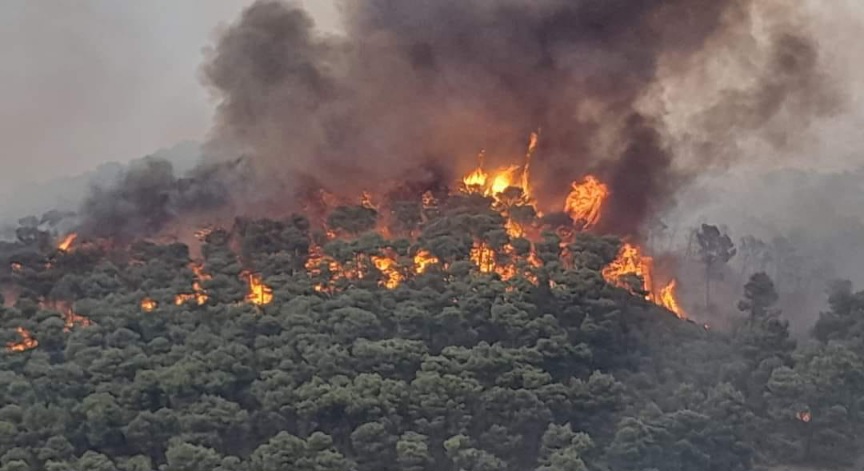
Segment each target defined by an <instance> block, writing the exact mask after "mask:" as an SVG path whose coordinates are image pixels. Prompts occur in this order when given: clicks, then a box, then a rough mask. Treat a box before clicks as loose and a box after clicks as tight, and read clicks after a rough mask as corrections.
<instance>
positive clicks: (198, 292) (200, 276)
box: [148, 263, 213, 312]
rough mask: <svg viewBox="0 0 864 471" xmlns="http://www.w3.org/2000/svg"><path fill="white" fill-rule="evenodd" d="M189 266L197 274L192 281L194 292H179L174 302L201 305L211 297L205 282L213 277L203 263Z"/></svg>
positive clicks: (179, 304) (178, 304)
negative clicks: (205, 269) (206, 271)
mask: <svg viewBox="0 0 864 471" xmlns="http://www.w3.org/2000/svg"><path fill="white" fill-rule="evenodd" d="M189 268H190V269H191V270H192V273H194V274H195V281H193V282H192V292H191V293H180V294H178V295H177V296H175V297H174V304H175V305H177V306H182V305H184V304H186V303H189V302H194V303H195V304H197V305H199V306H203V305H205V304H207V301H208V300H209V299H210V296H208V295H207V291H206V290H205V289H204V285H203V283H204V282H205V281H207V280H210V279H212V278H213V277H212V276H210V275H209V274H207V273H205V272H204V266H203V265H200V264H197V263H192V264H190V265H189ZM148 312H149V311H148Z"/></svg>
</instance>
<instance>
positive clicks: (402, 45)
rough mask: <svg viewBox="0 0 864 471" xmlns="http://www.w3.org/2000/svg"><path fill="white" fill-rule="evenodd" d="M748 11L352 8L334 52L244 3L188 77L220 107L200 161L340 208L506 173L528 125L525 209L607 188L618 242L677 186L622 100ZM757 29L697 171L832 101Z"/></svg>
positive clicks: (710, 3)
mask: <svg viewBox="0 0 864 471" xmlns="http://www.w3.org/2000/svg"><path fill="white" fill-rule="evenodd" d="M753 1H755V0H642V1H627V0H499V1H489V0H436V1H421V0H352V1H350V2H345V3H344V5H343V12H344V29H345V35H344V36H338V37H337V36H324V35H322V34H320V33H319V32H317V31H316V29H315V25H314V23H313V21H312V20H311V18H310V17H309V15H307V13H306V12H304V11H303V10H302V9H301V8H300V7H299V6H297V5H294V4H290V3H284V2H280V1H274V0H260V1H258V2H257V3H255V4H253V5H252V6H250V7H249V8H248V9H247V10H246V11H245V12H244V13H243V15H242V17H241V18H240V19H239V21H238V22H237V23H236V24H234V25H232V26H231V27H230V28H229V29H228V30H226V31H225V32H224V34H223V35H222V37H221V38H220V40H219V42H218V44H217V47H216V48H215V49H214V50H212V51H210V53H209V57H208V61H207V63H206V64H205V65H204V67H203V73H204V77H205V81H206V83H207V84H208V85H209V86H210V87H211V88H212V90H213V91H214V92H215V93H216V94H217V96H218V97H220V99H221V103H220V106H219V110H218V111H219V113H218V122H217V125H216V129H215V138H214V141H213V147H214V148H220V147H221V148H223V149H224V148H227V147H228V146H231V148H233V149H236V148H239V149H241V150H242V151H244V152H249V153H250V154H251V158H252V160H253V162H254V163H255V169H256V171H257V172H258V179H259V181H260V183H261V185H264V184H265V183H270V184H273V185H274V186H275V187H277V188H286V187H289V188H290V187H291V186H292V185H294V184H295V182H297V181H298V180H299V179H298V177H299V176H303V178H304V179H306V180H308V179H313V180H315V181H319V182H323V183H324V185H325V186H326V187H327V189H328V190H330V191H334V192H344V193H353V194H356V193H358V192H359V191H361V190H364V189H370V188H371V189H377V188H380V187H381V186H382V185H385V184H389V183H390V182H391V181H399V182H404V180H406V179H408V180H411V179H415V178H421V177H418V174H423V173H424V172H422V171H420V170H421V168H422V167H424V166H426V164H428V163H429V162H433V163H434V167H436V168H437V169H441V168H444V169H447V171H448V172H449V173H450V174H451V175H450V177H451V178H455V177H456V176H457V175H461V174H462V173H463V172H464V171H465V170H467V169H468V168H469V167H471V166H473V165H474V158H473V157H474V156H475V155H476V154H477V152H478V151H479V150H480V149H485V150H486V154H487V156H489V158H488V159H487V161H488V163H489V166H493V165H496V164H505V163H512V162H514V161H516V160H517V159H518V158H519V156H521V155H523V153H524V146H525V139H526V136H527V135H528V134H529V133H530V132H531V131H533V130H535V129H538V128H540V129H542V140H541V145H540V148H539V150H538V154H537V156H536V160H535V163H534V165H533V167H532V168H533V171H534V177H535V180H536V181H539V182H542V187H541V188H540V190H539V195H538V196H539V198H540V202H541V205H543V206H547V208H546V209H550V210H556V209H559V208H558V207H557V205H558V204H560V201H562V200H563V195H564V193H566V191H567V189H568V185H569V182H570V181H571V180H573V179H576V178H579V177H581V176H582V175H584V174H585V173H586V172H589V171H591V172H597V173H599V174H600V177H601V178H602V179H604V180H606V181H608V182H609V183H610V186H611V188H612V197H611V201H610V203H609V205H608V207H607V211H606V213H607V215H606V216H604V218H606V219H605V225H606V226H607V227H605V229H607V230H609V231H612V232H618V233H620V234H633V233H636V232H637V230H638V228H639V227H640V225H641V223H642V222H643V220H644V219H645V217H646V215H648V214H649V213H651V212H652V211H655V210H657V209H659V208H660V207H661V206H663V205H667V204H668V203H669V202H670V197H671V195H672V194H673V192H674V191H675V190H676V189H677V188H679V187H680V185H682V184H683V183H685V182H687V181H688V180H689V177H690V176H691V175H692V174H693V170H692V169H693V166H692V165H691V166H690V169H689V170H682V169H681V168H680V167H679V166H676V165H674V164H675V159H674V158H673V157H674V156H673V154H672V151H671V146H670V144H669V142H668V139H666V138H665V136H666V135H667V133H666V129H665V128H664V119H663V118H664V117H663V116H662V114H658V115H657V116H651V115H646V114H645V112H644V111H641V112H640V110H639V104H640V100H642V99H645V98H646V97H647V96H648V95H649V94H650V93H652V90H653V88H652V87H655V86H656V85H657V83H658V81H659V80H660V69H661V66H662V67H663V69H664V70H665V71H666V72H667V73H679V74H686V73H687V72H688V71H690V70H693V69H695V68H698V67H700V66H701V65H702V64H704V63H705V61H706V60H707V59H708V58H710V56H711V54H712V50H713V48H719V47H720V46H722V45H723V41H724V39H725V38H726V37H727V36H729V37H732V36H734V34H738V35H740V34H741V31H742V30H744V31H745V36H749V35H750V32H749V29H748V28H752V18H751V17H750V12H751V9H750V8H751V6H752V2H753ZM784 8H793V7H784ZM780 14H782V8H781V9H780V10H777V13H776V15H780ZM765 24H768V25H769V26H763V29H764V28H768V30H767V31H761V32H760V35H761V36H760V37H762V38H763V41H762V44H763V47H762V48H761V49H760V52H762V53H763V54H762V56H760V57H759V59H758V60H756V61H754V60H753V57H752V53H753V52H754V51H753V50H748V51H747V52H742V54H741V60H740V63H741V64H745V65H744V66H743V70H744V72H745V75H746V77H742V81H743V79H744V78H747V79H752V78H754V77H755V80H748V81H747V83H748V85H747V86H743V87H739V88H737V89H733V90H730V91H728V92H724V93H723V94H722V99H720V100H719V101H718V102H716V103H714V104H712V105H711V106H708V107H706V109H705V110H703V111H704V112H703V113H702V114H701V116H700V119H698V120H696V121H694V123H693V127H694V129H693V132H692V135H691V138H690V140H689V141H688V142H686V145H688V146H690V147H696V148H698V149H699V152H697V154H698V155H697V163H701V164H702V165H704V164H707V163H709V162H711V161H712V159H717V158H718V155H720V154H722V153H721V152H719V149H720V148H721V147H725V144H726V143H728V142H732V141H734V140H735V137H736V136H735V133H737V132H738V131H740V130H742V129H756V128H759V127H761V126H763V125H765V124H766V123H769V122H771V121H772V120H773V119H774V118H775V117H776V116H777V115H778V114H781V113H784V112H785V113H786V114H787V116H794V115H795V114H799V113H800V114H802V115H806V116H797V117H796V118H797V119H794V120H788V119H787V120H786V121H785V123H786V124H789V122H790V121H796V122H806V121H807V120H808V119H809V117H810V116H811V115H819V114H827V113H829V112H830V111H831V109H832V106H833V104H835V103H833V102H832V101H831V99H830V93H828V92H827V91H826V90H829V89H830V87H829V84H828V81H827V80H826V77H823V76H822V75H821V73H820V61H819V54H818V45H817V44H816V43H815V42H814V40H813V39H812V38H811V37H810V36H809V35H808V33H807V32H806V31H805V30H803V29H801V28H798V27H796V26H793V25H792V24H791V22H789V24H787V22H784V21H783V19H782V18H772V21H771V22H765ZM764 38H767V39H764ZM718 45H720V46H718ZM741 64H739V65H741ZM670 71H671V72H670ZM692 98H693V99H694V100H695V99H698V97H692ZM655 114H656V113H655ZM790 129H791V128H790ZM772 131H773V132H774V135H773V140H775V141H777V142H779V143H782V142H783V141H784V140H785V139H786V138H787V137H788V136H787V134H788V132H784V131H787V129H785V128H784V127H783V126H779V127H778V126H776V125H775V126H774V128H772ZM679 144H680V143H679ZM728 154H729V153H728V152H727V153H726V154H725V155H723V156H722V158H729V157H730V155H728ZM696 167H697V168H698V167H699V165H697V166H696ZM439 173H440V172H439ZM260 188H265V187H264V186H260Z"/></svg>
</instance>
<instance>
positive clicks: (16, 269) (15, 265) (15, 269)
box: [9, 262, 24, 273]
mask: <svg viewBox="0 0 864 471" xmlns="http://www.w3.org/2000/svg"><path fill="white" fill-rule="evenodd" d="M9 266H10V268H11V269H12V271H13V272H15V273H21V272H22V271H24V265H22V264H20V263H18V262H12V263H11V264H10V265H9Z"/></svg>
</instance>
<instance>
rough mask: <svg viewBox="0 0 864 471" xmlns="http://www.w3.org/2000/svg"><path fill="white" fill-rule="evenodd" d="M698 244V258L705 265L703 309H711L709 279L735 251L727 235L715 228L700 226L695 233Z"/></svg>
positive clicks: (706, 225)
mask: <svg viewBox="0 0 864 471" xmlns="http://www.w3.org/2000/svg"><path fill="white" fill-rule="evenodd" d="M696 241H697V242H698V243H699V256H700V258H701V260H702V263H703V264H704V265H705V309H706V310H710V309H711V279H712V277H714V276H717V274H718V270H719V268H720V267H722V266H723V265H725V264H726V263H727V262H729V260H731V259H732V257H734V256H735V254H736V253H737V250H736V249H735V244H734V243H732V239H730V238H729V235H728V234H725V233H723V232H721V231H720V228H718V227H717V226H712V225H709V224H702V227H701V228H700V230H699V231H698V232H696Z"/></svg>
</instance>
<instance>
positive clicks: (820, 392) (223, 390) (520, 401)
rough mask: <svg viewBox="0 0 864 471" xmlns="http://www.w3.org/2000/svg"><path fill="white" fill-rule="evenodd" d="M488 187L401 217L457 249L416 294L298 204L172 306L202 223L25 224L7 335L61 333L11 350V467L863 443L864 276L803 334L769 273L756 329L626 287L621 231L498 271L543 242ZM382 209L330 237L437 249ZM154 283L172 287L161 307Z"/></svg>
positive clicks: (535, 465) (783, 457) (390, 247)
mask: <svg viewBox="0 0 864 471" xmlns="http://www.w3.org/2000/svg"><path fill="white" fill-rule="evenodd" d="M465 205H467V206H468V207H470V208H469V209H470V211H469V210H467V209H466V207H465ZM473 205H476V202H474V201H472V200H471V198H464V199H462V200H461V201H455V202H452V203H449V204H444V205H442V206H441V207H438V208H436V209H435V211H434V213H433V212H431V211H430V212H429V213H428V214H427V213H425V212H424V213H423V214H421V215H420V216H419V217H415V216H416V215H415V216H411V217H409V216H405V217H403V218H402V220H401V221H400V222H399V225H401V226H412V225H413V227H412V230H419V231H420V232H419V234H420V235H419V238H418V241H420V242H422V247H424V248H426V249H428V250H429V251H430V252H431V253H432V254H433V255H434V256H435V257H438V259H439V260H440V263H439V264H438V265H436V266H434V267H433V268H430V269H429V270H428V271H424V272H423V273H421V274H413V275H412V276H405V277H404V279H403V281H402V283H401V284H399V286H398V287H396V288H395V289H387V288H385V287H383V286H381V281H382V277H383V276H384V275H383V274H382V273H380V272H377V271H370V272H369V273H371V275H369V276H365V277H354V278H350V277H345V278H343V279H340V280H338V283H337V285H336V286H335V287H334V288H333V289H332V290H319V289H316V279H315V276H313V275H311V274H310V273H309V271H308V270H307V269H306V268H305V267H306V264H307V262H308V261H309V257H310V252H311V250H312V247H313V246H314V245H316V244H318V243H319V242H320V240H316V237H317V236H316V235H315V234H314V231H312V230H311V224H310V223H309V221H308V220H306V219H305V218H303V217H299V216H297V217H291V218H288V219H286V220H278V221H277V220H260V221H254V220H239V221H237V224H236V226H235V227H234V228H233V229H232V230H230V231H227V230H214V231H211V232H210V233H209V234H207V235H206V237H204V242H203V243H202V247H201V248H200V249H201V250H200V253H202V254H203V267H204V270H205V271H206V272H207V275H208V278H207V279H206V280H203V281H202V285H203V289H205V290H206V291H207V293H208V296H209V298H208V300H207V301H206V302H205V303H202V304H200V305H199V304H197V303H182V304H180V305H177V304H175V303H174V302H173V300H174V297H175V296H176V295H177V294H180V293H184V292H188V291H189V290H190V286H191V285H192V283H193V282H194V280H195V277H196V274H195V273H194V270H192V269H191V268H190V260H189V253H190V250H189V249H188V248H187V247H186V246H183V245H181V244H171V245H158V244H152V243H137V244H134V245H133V246H131V247H128V248H125V249H116V248H115V249H110V250H109V249H106V248H103V247H101V246H99V245H98V244H94V245H89V246H88V245H86V244H85V245H82V246H80V247H78V248H76V249H75V250H74V251H70V252H68V253H56V252H55V251H53V250H51V249H50V248H47V249H46V248H42V247H40V244H41V243H40V242H39V241H40V240H41V239H42V236H37V237H33V238H25V239H26V240H25V241H21V242H20V243H19V244H12V245H13V247H12V249H10V250H6V251H5V252H4V254H5V257H6V258H7V261H8V262H10V263H11V262H13V261H15V262H17V263H21V264H22V266H23V268H22V269H21V270H16V271H9V272H8V273H6V274H5V277H4V280H5V281H6V282H7V283H10V284H12V283H14V285H15V286H18V287H20V289H21V293H20V296H19V298H18V300H17V303H15V304H14V306H9V307H6V308H2V309H0V326H2V330H0V335H2V340H3V342H16V341H18V340H20V338H19V334H18V331H17V330H16V329H17V328H18V327H23V328H26V329H27V330H28V331H29V332H31V333H32V335H33V337H34V338H35V339H37V340H38V341H39V346H38V347H37V348H34V349H31V350H28V351H23V352H12V351H7V352H5V353H2V354H0V363H2V368H0V466H2V468H3V469H15V470H19V469H20V470H37V469H50V470H69V469H72V470H75V469H80V470H85V469H86V470H122V471H127V470H128V471H144V470H155V469H162V470H166V471H197V470H226V471H227V470H232V471H237V470H239V471H244V470H248V471H268V470H282V469H297V470H310V471H313V470H314V471H319V470H320V471H337V470H338V471H341V470H357V471H387V470H394V471H395V470H408V471H426V470H429V471H431V470H441V469H446V470H490V471H491V470H495V471H500V470H513V471H517V470H518V471H522V470H526V469H534V470H538V471H541V470H542V471H559V470H560V471H564V470H568V471H583V470H584V471H587V470H591V471H605V470H615V471H626V470H649V469H657V470H663V471H676V470H681V471H684V470H695V469H698V470H709V471H739V470H740V471H744V470H748V469H751V468H752V467H753V465H754V464H755V463H758V462H762V463H770V462H776V461H794V462H817V463H827V464H838V463H845V462H848V461H849V460H850V459H851V456H850V454H851V451H852V450H854V448H855V447H854V446H853V445H854V439H855V437H856V436H857V434H859V433H860V432H861V425H860V424H862V420H861V419H862V417H861V405H862V404H861V401H860V399H859V398H860V397H862V393H864V376H862V374H861V371H864V361H862V356H861V355H862V354H864V335H862V332H864V322H862V320H864V316H862V315H861V314H862V313H864V294H853V293H852V292H851V286H848V285H843V286H840V287H838V288H837V289H836V290H835V292H834V294H833V295H832V297H831V307H832V309H831V311H830V312H828V313H825V314H823V316H822V318H821V319H820V321H819V323H818V324H817V326H816V329H815V331H814V332H815V334H814V335H815V339H816V341H817V342H816V343H815V344H814V345H812V346H807V347H806V348H801V349H798V350H795V344H794V343H792V342H790V341H789V338H788V329H787V326H786V324H785V323H784V322H783V321H782V320H781V317H780V316H781V313H779V312H778V311H776V310H775V309H774V307H773V306H774V303H775V302H776V299H777V294H776V292H775V291H774V288H773V284H772V282H771V280H770V279H769V278H768V277H767V276H766V275H764V274H758V275H755V276H754V277H753V278H752V279H751V280H750V282H749V283H748V284H747V286H746V287H745V290H744V291H745V294H744V300H743V301H742V303H741V304H740V307H741V309H742V311H743V312H744V313H745V317H744V318H742V321H741V326H740V328H739V329H738V330H737V331H736V332H735V333H734V334H731V335H730V334H724V333H715V332H710V331H706V330H705V329H703V328H702V327H701V326H697V325H695V324H693V323H691V322H687V321H681V320H679V319H677V318H676V317H675V316H674V315H672V314H671V313H669V312H668V311H665V310H663V309H661V308H658V307H656V306H655V305H653V304H652V303H650V302H648V301H646V300H645V299H643V298H641V297H640V296H634V295H632V294H631V293H629V292H628V291H627V290H624V289H619V288H615V287H613V286H610V285H608V284H607V283H606V282H604V280H603V277H602V275H601V273H600V272H601V270H602V268H603V267H604V265H605V264H607V263H608V262H609V261H610V260H611V259H612V258H614V257H615V254H616V252H617V250H618V246H619V242H618V241H616V240H613V239H609V238H598V237H594V236H590V235H579V236H577V237H576V239H575V240H573V241H571V242H570V243H569V244H562V241H561V239H560V238H559V236H558V235H556V234H554V233H551V232H550V233H546V234H544V235H543V239H542V241H541V242H538V243H536V244H534V246H533V250H535V251H536V256H537V258H538V259H540V260H542V261H543V264H542V266H540V267H537V268H536V269H535V270H534V272H533V273H532V277H529V276H527V275H526V274H525V273H516V275H515V276H513V277H512V278H505V277H503V276H501V275H500V274H498V273H480V272H478V270H477V268H476V266H475V265H474V264H472V263H471V261H470V258H469V257H470V250H471V247H472V243H473V242H474V241H476V240H481V241H483V242H484V243H486V244H488V245H489V246H490V247H493V248H495V249H496V250H497V249H501V248H503V247H504V246H505V244H508V243H509V244H511V246H512V247H513V251H514V252H516V253H526V251H528V250H531V246H530V244H527V245H526V243H525V242H520V241H519V240H513V241H510V240H509V239H508V237H507V235H506V231H504V229H503V224H504V221H503V220H502V219H501V218H500V216H499V215H497V214H494V213H488V214H487V213H483V212H478V211H476V210H474V208H473ZM395 206H398V207H399V208H400V209H399V210H400V211H408V212H410V211H411V208H409V207H408V206H407V205H403V206H399V205H395ZM414 210H421V209H418V208H414ZM421 211H425V210H421ZM373 213H374V211H371V210H367V209H365V208H362V207H345V208H343V209H341V210H340V211H338V213H336V214H335V215H333V216H332V219H333V220H332V221H331V222H332V223H333V224H335V225H338V226H339V230H340V231H342V232H345V233H352V234H353V233H359V235H358V236H357V237H356V238H352V239H350V240H343V239H337V240H334V241H330V242H329V243H327V244H326V246H324V247H323V250H324V252H325V253H326V254H328V255H329V256H332V257H333V258H334V259H337V260H338V261H339V263H343V264H345V265H346V266H347V265H351V264H357V266H362V265H363V264H364V263H365V262H364V261H365V260H366V258H367V257H371V256H373V255H376V256H377V255H380V254H381V253H382V251H385V250H387V251H390V253H392V254H393V257H394V259H395V260H396V262H397V265H398V269H399V270H402V272H403V273H406V274H407V273H410V272H411V270H412V269H413V260H412V257H413V255H414V254H416V253H417V251H418V246H417V245H412V243H410V242H407V241H406V240H399V239H398V238H397V239H393V240H385V239H383V238H382V237H380V236H377V235H374V234H368V233H364V232H363V231H366V230H367V229H369V228H370V227H371V226H372V225H374V224H372V223H370V220H372V216H373ZM420 242H418V243H420ZM721 245H722V247H725V248H722V247H721V248H722V251H721V252H723V253H726V254H727V255H728V253H729V252H730V247H728V246H727V245H723V244H721ZM564 248H566V250H567V252H569V253H570V255H571V257H572V261H573V262H572V263H571V264H566V263H561V261H560V260H561V253H560V252H561V251H562V250H563V249H564ZM22 254H29V255H27V256H23V255H22ZM37 255H38V256H39V257H43V259H44V260H48V261H50V262H51V266H50V267H48V266H47V265H45V264H44V263H41V262H40V263H37V262H36V260H37V258H38V257H37ZM717 256H718V257H720V258H721V259H722V258H724V257H726V259H727V260H728V257H727V256H726V255H722V254H720V255H717ZM44 260H43V261H44ZM352 266H353V265H352ZM244 269H252V270H255V271H256V272H258V273H261V274H262V277H263V280H264V281H265V282H266V283H267V284H268V285H269V286H271V287H272V288H273V291H274V300H273V302H272V303H270V304H267V305H265V306H261V307H256V306H252V305H249V304H246V303H244V302H243V299H244V293H245V288H246V287H245V284H244V281H243V278H242V277H241V276H240V274H241V272H243V270H244ZM145 297H146V298H148V299H152V300H154V302H156V303H158V307H156V308H155V309H153V310H152V311H151V312H145V311H142V309H141V307H140V305H139V303H140V301H141V300H142V299H144V298H145ZM57 298H62V299H64V300H67V301H70V302H71V301H74V309H75V311H76V312H78V313H80V314H81V315H85V316H87V318H89V320H90V321H92V325H89V326H81V325H76V326H74V327H72V328H71V329H67V328H65V325H64V320H63V319H62V317H61V315H62V312H58V309H57V308H56V306H51V305H49V304H48V303H46V302H45V301H46V300H48V299H57ZM804 412H806V413H808V414H810V415H809V417H811V419H808V420H807V421H805V420H803V419H802V417H804V416H803V415H802V414H803V413H804Z"/></svg>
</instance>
